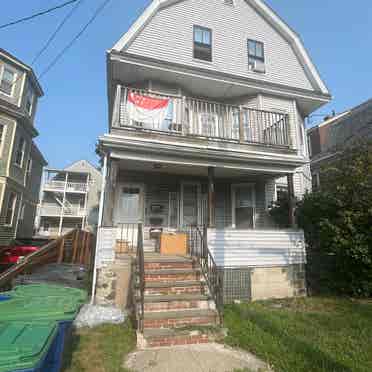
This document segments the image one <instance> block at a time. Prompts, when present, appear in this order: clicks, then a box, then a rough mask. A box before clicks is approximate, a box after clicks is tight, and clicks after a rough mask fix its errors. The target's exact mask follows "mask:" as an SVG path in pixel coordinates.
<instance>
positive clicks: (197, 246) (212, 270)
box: [190, 226, 223, 323]
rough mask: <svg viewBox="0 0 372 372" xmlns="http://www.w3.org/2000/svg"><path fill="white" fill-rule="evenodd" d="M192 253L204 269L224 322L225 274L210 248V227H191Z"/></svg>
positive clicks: (203, 271)
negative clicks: (223, 274)
mask: <svg viewBox="0 0 372 372" xmlns="http://www.w3.org/2000/svg"><path fill="white" fill-rule="evenodd" d="M190 255H191V256H192V257H194V258H196V259H197V260H198V262H199V264H200V267H201V269H202V273H203V275H204V277H205V280H206V282H207V285H208V288H209V291H210V293H211V296H212V298H213V300H214V301H215V304H216V308H217V311H218V314H219V317H220V322H221V323H222V322H223V276H222V272H221V271H220V270H219V268H218V266H217V264H216V261H215V260H214V258H213V255H212V253H211V252H210V250H209V248H208V228H207V226H203V230H201V228H200V227H199V226H191V227H190Z"/></svg>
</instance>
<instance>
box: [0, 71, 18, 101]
mask: <svg viewBox="0 0 372 372" xmlns="http://www.w3.org/2000/svg"><path fill="white" fill-rule="evenodd" d="M15 78H16V73H15V72H14V71H13V70H11V69H10V68H8V67H4V68H3V70H2V71H0V91H1V92H2V93H4V94H6V95H7V96H12V95H13V85H14V81H15Z"/></svg>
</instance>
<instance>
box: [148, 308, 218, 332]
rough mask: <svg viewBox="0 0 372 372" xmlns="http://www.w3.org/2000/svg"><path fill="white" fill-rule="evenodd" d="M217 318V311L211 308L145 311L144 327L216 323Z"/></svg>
mask: <svg viewBox="0 0 372 372" xmlns="http://www.w3.org/2000/svg"><path fill="white" fill-rule="evenodd" d="M217 318H218V314H217V312H216V311H215V310H209V309H206V310H204V309H198V310H178V311H161V312H145V318H144V327H145V328H180V327H186V326H193V325H195V326H196V325H198V326H207V325H216V324H217Z"/></svg>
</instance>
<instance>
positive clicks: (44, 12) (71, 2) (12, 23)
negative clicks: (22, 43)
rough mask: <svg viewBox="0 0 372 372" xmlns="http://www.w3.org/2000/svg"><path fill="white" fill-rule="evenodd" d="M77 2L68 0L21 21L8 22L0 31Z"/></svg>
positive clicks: (1, 26) (0, 27)
mask: <svg viewBox="0 0 372 372" xmlns="http://www.w3.org/2000/svg"><path fill="white" fill-rule="evenodd" d="M77 1H78V0H70V1H67V2H65V3H63V4H60V5H57V6H55V7H53V8H50V9H46V10H43V11H41V12H39V13H36V14H33V15H31V16H28V17H25V18H21V19H18V20H16V21H12V22H9V23H6V24H3V25H0V30H1V29H3V28H6V27H10V26H14V25H16V24H18V23H22V22H26V21H29V20H31V19H34V18H37V17H40V16H42V15H45V14H48V13H51V12H53V11H55V10H58V9H61V8H64V7H65V6H68V5H70V4H73V3H76V2H77Z"/></svg>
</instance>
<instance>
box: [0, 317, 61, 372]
mask: <svg viewBox="0 0 372 372" xmlns="http://www.w3.org/2000/svg"><path fill="white" fill-rule="evenodd" d="M57 333H58V325H57V323H55V322H45V323H43V322H35V323H25V322H0V372H10V371H22V372H34V371H35V372H36V371H37V372H39V371H52V370H56V368H57V367H59V366H55V365H54V363H55V362H54V354H55V352H56V350H55V345H56V340H57V339H56V337H57Z"/></svg>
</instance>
